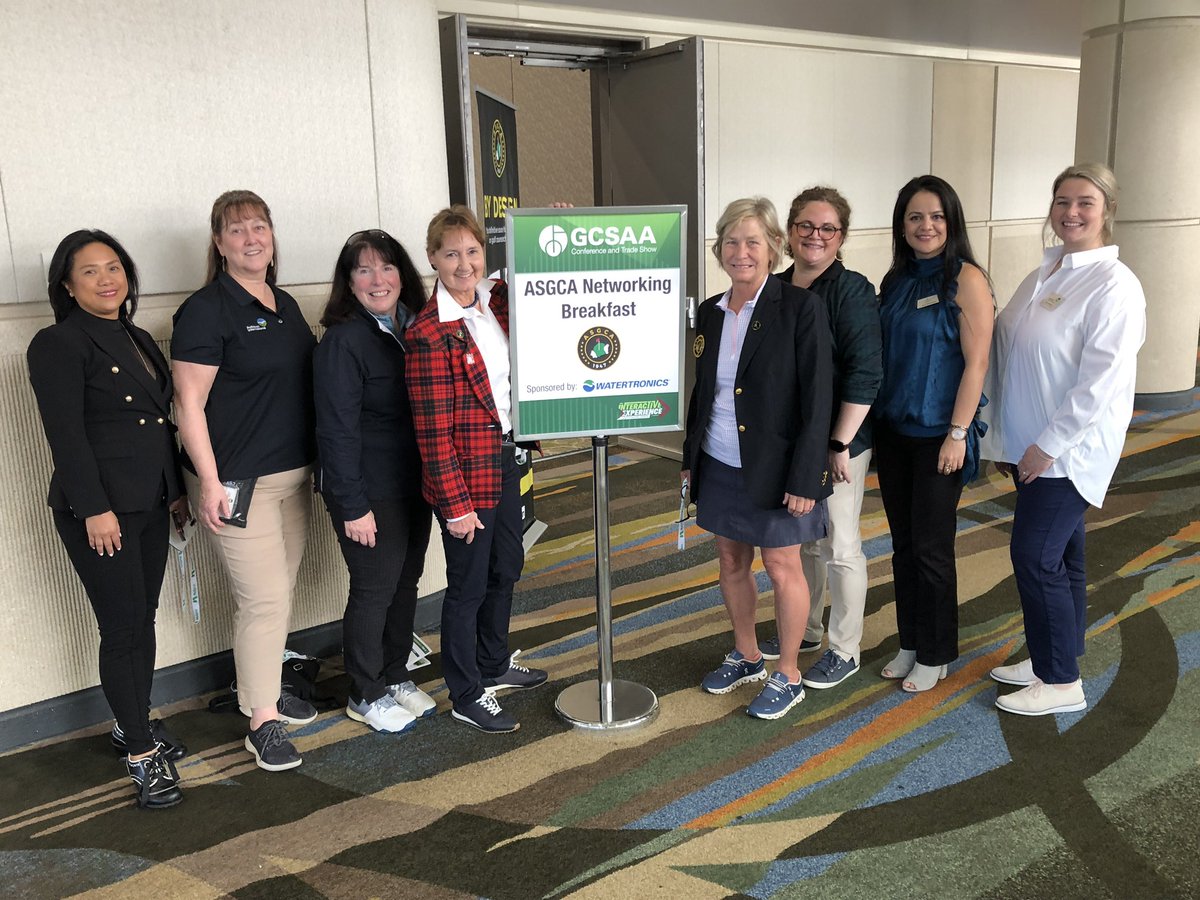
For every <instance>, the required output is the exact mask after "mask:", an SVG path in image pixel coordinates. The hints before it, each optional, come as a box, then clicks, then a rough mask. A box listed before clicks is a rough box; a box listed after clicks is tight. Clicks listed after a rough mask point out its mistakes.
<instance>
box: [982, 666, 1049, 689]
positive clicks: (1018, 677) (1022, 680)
mask: <svg viewBox="0 0 1200 900" xmlns="http://www.w3.org/2000/svg"><path fill="white" fill-rule="evenodd" d="M991 674H992V680H993V681H998V682H1000V683H1001V684H1015V685H1017V686H1018V687H1029V685H1031V684H1033V683H1034V682H1035V681H1037V680H1038V678H1037V676H1036V675H1034V674H1033V660H1032V659H1027V660H1024V661H1023V662H1019V663H1014V664H1013V665H1011V666H996V668H994V669H992V673H991Z"/></svg>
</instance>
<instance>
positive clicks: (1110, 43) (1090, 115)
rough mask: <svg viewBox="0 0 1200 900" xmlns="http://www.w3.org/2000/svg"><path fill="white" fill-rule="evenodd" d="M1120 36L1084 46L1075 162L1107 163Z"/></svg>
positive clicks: (1080, 72) (1076, 128) (1080, 64)
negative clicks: (1118, 39)
mask: <svg viewBox="0 0 1200 900" xmlns="http://www.w3.org/2000/svg"><path fill="white" fill-rule="evenodd" d="M1116 66H1117V36H1116V35H1115V34H1106V35H1103V36H1101V37H1094V38H1088V39H1087V40H1085V41H1084V42H1083V49H1082V53H1081V55H1080V61H1079V103H1078V109H1077V110H1076V118H1075V160H1076V161H1078V162H1107V161H1108V148H1109V144H1110V143H1111V141H1112V128H1113V78H1114V76H1115V74H1116Z"/></svg>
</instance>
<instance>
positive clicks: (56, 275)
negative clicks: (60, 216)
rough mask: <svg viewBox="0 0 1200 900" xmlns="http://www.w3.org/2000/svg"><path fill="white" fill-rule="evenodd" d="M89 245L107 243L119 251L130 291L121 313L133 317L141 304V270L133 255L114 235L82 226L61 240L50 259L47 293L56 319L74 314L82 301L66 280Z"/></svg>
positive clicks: (56, 320)
mask: <svg viewBox="0 0 1200 900" xmlns="http://www.w3.org/2000/svg"><path fill="white" fill-rule="evenodd" d="M88 244H103V245H104V246H106V247H108V248H109V249H110V250H112V252H113V253H115V254H117V259H119V260H120V261H121V267H122V268H123V269H124V270H125V282H126V284H128V285H129V294H128V295H127V296H126V297H125V303H124V304H122V308H121V315H122V317H124V318H128V319H132V318H133V314H134V313H135V312H137V305H138V273H137V266H135V265H134V264H133V258H132V257H131V256H130V255H129V254H128V253H127V252H126V250H125V248H124V247H122V246H121V242H120V241H118V240H117V239H116V238H115V237H113V236H112V235H111V234H108V233H107V232H104V231H99V230H97V229H95V228H82V229H80V230H79V231H72V232H71V233H70V234H68V235H67V236H66V237H65V238H63V239H62V240H61V241H59V242H58V247H57V248H55V250H54V256H52V257H51V258H50V272H49V274H48V275H47V276H46V292H47V294H49V297H50V308H51V309H52V310H54V321H55V322H61V321H62V320H63V319H65V318H66V317H67V316H69V315H70V314H71V311H72V310H73V309H75V307H77V306H78V305H79V304H78V303H77V302H75V298H74V297H72V296H71V292H70V291H68V290H67V285H66V282H67V281H69V280H70V278H71V270H72V268H74V266H75V254H76V253H78V252H79V251H80V250H82V249H83V248H84V247H86V246H87V245H88Z"/></svg>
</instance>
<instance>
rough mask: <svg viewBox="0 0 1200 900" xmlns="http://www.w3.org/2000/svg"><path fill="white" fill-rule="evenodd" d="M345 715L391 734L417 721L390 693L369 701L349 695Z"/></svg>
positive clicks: (405, 728)
mask: <svg viewBox="0 0 1200 900" xmlns="http://www.w3.org/2000/svg"><path fill="white" fill-rule="evenodd" d="M346 715H347V716H349V717H350V718H351V719H353V720H354V721H355V722H362V723H363V724H364V725H369V726H370V727H372V728H374V729H375V730H376V731H387V732H390V733H392V734H398V733H399V732H401V731H407V730H408V729H409V728H412V727H413V725H415V724H416V723H417V717H416V716H414V715H413V714H412V713H410V712H409V711H408V710H407V709H405V708H404V707H403V706H401V705H400V704H399V703H397V702H396V700H395V698H394V697H392V695H391V694H384V695H383V696H382V697H380V698H379V699H378V700H374V701H372V702H371V703H365V702H363V701H362V700H355V699H354V698H353V697H350V698H348V699H347V701H346Z"/></svg>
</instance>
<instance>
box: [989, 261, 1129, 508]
mask: <svg viewBox="0 0 1200 900" xmlns="http://www.w3.org/2000/svg"><path fill="white" fill-rule="evenodd" d="M1059 260H1061V261H1062V265H1061V266H1060V267H1059V268H1058V270H1057V271H1055V265H1056V264H1058V262H1059ZM1145 337H1146V297H1145V295H1144V294H1143V292H1142V285H1141V282H1139V281H1138V279H1137V276H1136V275H1134V274H1133V272H1131V271H1130V270H1129V267H1128V266H1126V265H1125V264H1124V263H1122V262H1121V261H1120V260H1119V259H1117V248H1116V247H1115V246H1107V247H1100V248H1098V249H1095V250H1083V251H1080V252H1077V253H1066V254H1064V251H1063V248H1062V247H1051V248H1050V249H1048V250H1047V251H1046V252H1045V255H1044V258H1043V260H1042V265H1041V267H1040V268H1038V269H1036V270H1035V271H1033V272H1031V273H1030V274H1029V275H1028V277H1026V279H1025V280H1024V281H1023V282H1021V286H1020V287H1019V288H1017V292H1016V293H1015V294H1014V295H1013V298H1012V300H1011V301H1009V304H1008V306H1006V307H1004V309H1003V310H1001V312H1000V315H999V317H998V318H997V319H996V327H995V334H994V337H993V342H992V364H991V368H990V369H989V372H988V384H989V387H988V396H989V397H990V398H991V400H992V405H991V407H984V409H983V412H982V413H981V418H983V419H984V420H985V421H987V422H988V424H989V425H990V426H991V430H990V431H989V432H988V434H987V435H986V436H985V437H984V440H983V447H982V450H983V456H984V457H985V458H987V459H994V460H999V461H1003V462H1008V463H1013V464H1015V463H1016V462H1018V461H1019V460H1020V459H1021V456H1022V455H1023V454H1024V453H1025V450H1026V448H1027V447H1029V445H1030V444H1037V446H1038V447H1040V448H1041V449H1042V450H1043V451H1045V452H1046V453H1047V454H1048V455H1049V456H1052V457H1054V463H1053V464H1052V465H1051V466H1050V468H1049V469H1047V470H1046V472H1045V474H1044V476H1043V477H1047V478H1069V479H1071V483H1072V484H1073V485H1074V486H1075V489H1076V490H1077V491H1079V494H1080V496H1082V497H1083V499H1084V500H1086V501H1087V502H1088V503H1090V504H1091V505H1093V506H1100V505H1101V504H1102V503H1103V502H1104V495H1105V493H1106V492H1107V490H1108V485H1109V483H1110V482H1111V481H1112V476H1113V472H1114V471H1115V470H1116V468H1117V461H1118V460H1119V459H1120V457H1121V450H1122V448H1123V447H1124V445H1125V432H1126V430H1127V429H1128V428H1129V420H1130V418H1131V417H1132V415H1133V394H1134V381H1135V377H1136V375H1137V354H1138V349H1139V348H1140V347H1141V346H1142V342H1143V341H1144V340H1145ZM989 413H990V415H989Z"/></svg>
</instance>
